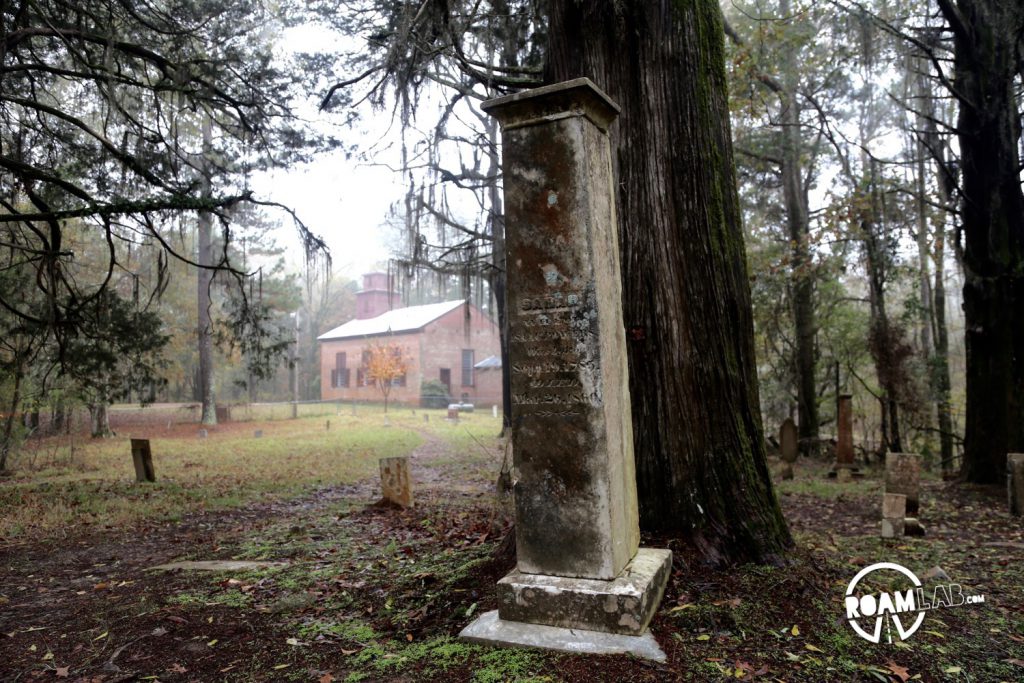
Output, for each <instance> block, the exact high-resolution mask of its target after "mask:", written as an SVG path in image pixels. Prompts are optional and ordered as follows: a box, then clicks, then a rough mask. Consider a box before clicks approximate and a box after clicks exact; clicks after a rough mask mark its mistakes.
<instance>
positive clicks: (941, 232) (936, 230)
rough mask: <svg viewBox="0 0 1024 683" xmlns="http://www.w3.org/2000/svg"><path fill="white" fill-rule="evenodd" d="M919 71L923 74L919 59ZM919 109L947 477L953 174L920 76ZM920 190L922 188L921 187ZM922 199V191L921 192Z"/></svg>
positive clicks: (936, 392)
mask: <svg viewBox="0 0 1024 683" xmlns="http://www.w3.org/2000/svg"><path fill="white" fill-rule="evenodd" d="M929 46H930V47H931V48H932V49H936V48H937V47H938V33H937V32H935V33H933V34H932V35H931V36H929ZM921 72H922V74H923V73H924V66H923V60H922V66H921ZM921 81H922V86H921V99H920V102H921V105H920V106H921V110H922V115H921V116H919V117H918V127H919V129H920V131H921V133H920V137H919V139H920V140H921V142H922V143H923V147H924V150H923V151H922V154H921V156H922V162H923V161H924V159H923V157H925V155H926V154H927V156H929V157H930V158H931V160H932V163H933V164H934V169H935V187H936V190H937V195H938V199H939V204H940V206H942V207H945V210H944V211H942V212H940V213H939V214H938V215H937V216H936V217H935V218H934V220H933V221H931V222H932V223H933V224H934V225H933V227H932V235H933V241H932V248H931V259H932V263H933V265H934V267H935V272H934V275H933V280H932V282H933V285H932V287H931V289H930V295H931V303H930V317H929V319H930V321H931V324H932V333H931V339H933V340H934V347H933V349H932V355H931V356H930V358H929V359H928V360H929V363H928V365H929V384H930V386H931V390H932V394H933V396H934V398H935V414H936V417H937V420H938V430H939V454H940V459H941V468H942V474H943V475H944V476H945V475H948V474H951V473H952V470H953V457H954V453H953V418H952V414H951V413H952V411H951V408H950V387H951V381H950V376H949V328H948V327H947V325H946V222H947V220H948V218H947V215H952V214H953V211H952V209H953V206H954V203H953V193H954V192H955V187H954V182H955V178H954V174H953V170H952V169H951V168H950V166H949V159H948V156H949V155H948V146H947V143H946V142H945V141H944V140H943V139H942V138H941V137H940V136H939V132H938V129H937V127H936V125H935V121H936V120H937V116H936V114H937V112H936V107H935V97H934V95H933V93H932V91H931V87H930V85H929V84H928V80H927V79H926V78H925V77H924V76H923V75H922V77H921ZM923 176H924V173H922V184H924V178H923ZM922 190H923V188H922ZM922 199H923V192H922ZM922 229H923V230H925V231H927V230H928V222H925V224H924V226H923V228H922Z"/></svg>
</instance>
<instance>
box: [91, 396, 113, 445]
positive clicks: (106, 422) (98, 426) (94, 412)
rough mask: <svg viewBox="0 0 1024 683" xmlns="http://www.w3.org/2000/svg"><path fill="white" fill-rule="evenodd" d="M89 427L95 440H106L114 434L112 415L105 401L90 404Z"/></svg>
mask: <svg viewBox="0 0 1024 683" xmlns="http://www.w3.org/2000/svg"><path fill="white" fill-rule="evenodd" d="M89 425H90V431H91V436H92V438H94V439H101V438H106V437H108V436H111V435H112V434H113V432H111V430H110V413H109V412H108V411H107V404H106V402H105V401H99V402H97V403H90V404H89Z"/></svg>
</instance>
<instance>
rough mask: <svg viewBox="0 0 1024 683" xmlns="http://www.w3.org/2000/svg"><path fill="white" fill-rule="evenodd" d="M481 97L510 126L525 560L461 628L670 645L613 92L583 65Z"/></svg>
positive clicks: (626, 647) (552, 642) (522, 640)
mask: <svg viewBox="0 0 1024 683" xmlns="http://www.w3.org/2000/svg"><path fill="white" fill-rule="evenodd" d="M483 109H484V110H485V111H486V112H488V113H489V114H491V115H492V116H494V117H496V118H497V119H498V120H499V122H500V123H501V126H502V144H503V159H502V169H503V171H504V185H505V225H506V263H507V276H508V289H507V291H508V298H507V310H508V318H509V359H510V364H511V377H512V433H511V438H512V449H513V465H514V467H513V475H512V476H513V491H514V496H515V510H516V552H517V568H516V570H514V571H513V572H512V573H511V574H509V575H508V576H506V577H505V578H503V579H501V581H499V582H498V603H499V609H498V610H497V614H495V613H493V612H492V613H488V614H485V615H483V616H482V617H481V618H480V619H479V620H477V621H476V622H474V623H473V624H471V625H470V626H469V627H467V628H466V630H465V631H464V632H463V634H462V635H463V637H466V638H469V639H473V640H481V641H485V642H500V643H504V644H521V645H534V646H540V647H550V648H556V649H569V650H575V651H590V652H621V651H629V652H634V653H635V654H639V655H641V656H648V657H653V658H659V657H661V656H663V655H661V652H660V649H658V647H657V644H656V643H655V642H654V641H653V638H652V637H651V636H650V634H649V633H646V629H647V625H648V623H649V622H650V619H651V617H652V616H653V614H654V612H655V610H656V609H657V606H658V603H659V601H660V600H661V596H662V593H663V591H664V587H665V583H666V581H667V579H668V574H669V570H670V567H671V552H670V551H668V550H654V549H646V548H639V538H640V533H639V526H638V515H637V498H636V475H635V466H634V461H633V434H632V421H631V417H630V400H629V387H628V377H627V367H626V340H625V331H624V328H623V323H622V292H621V280H620V274H619V252H618V238H617V228H616V216H615V195H614V182H613V175H612V163H611V152H610V147H609V141H608V126H609V125H610V124H611V123H612V121H613V120H614V119H615V117H616V116H617V114H618V107H617V106H616V105H615V103H613V102H612V101H611V100H610V99H609V98H608V96H607V95H605V94H604V93H603V92H601V90H599V89H598V88H597V87H596V86H595V85H594V84H593V83H591V82H590V81H589V80H587V79H577V80H573V81H568V82H566V83H560V84H556V85H552V86H546V87H543V88H538V89H536V90H531V91H527V92H523V93H519V94H516V95H510V96H508V97H502V98H499V99H495V100H491V101H489V102H485V103H484V105H483ZM611 634H616V635H611ZM581 639H582V640H581ZM584 641H585V642H584ZM598 641H600V642H601V643H604V644H603V645H600V646H599V645H597V644H596V643H597V642H598ZM608 643H613V644H610V645H609V644H608ZM652 648H653V649H652Z"/></svg>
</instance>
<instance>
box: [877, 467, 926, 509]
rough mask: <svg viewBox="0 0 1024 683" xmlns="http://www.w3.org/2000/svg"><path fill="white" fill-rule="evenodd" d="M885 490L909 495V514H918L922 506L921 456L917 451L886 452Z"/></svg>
mask: <svg viewBox="0 0 1024 683" xmlns="http://www.w3.org/2000/svg"><path fill="white" fill-rule="evenodd" d="M885 492H886V493H902V494H903V495H905V496H906V497H907V514H908V515H916V514H917V511H918V509H919V506H920V493H921V456H920V455H917V454H915V453H886V455H885Z"/></svg>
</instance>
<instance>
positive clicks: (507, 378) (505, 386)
mask: <svg viewBox="0 0 1024 683" xmlns="http://www.w3.org/2000/svg"><path fill="white" fill-rule="evenodd" d="M487 139H488V141H489V142H490V143H491V144H490V146H489V150H490V152H489V157H490V159H489V163H488V168H487V176H488V178H491V179H492V180H489V181H488V182H489V183H490V184H489V186H488V188H487V195H488V201H489V202H490V206H491V221H490V231H491V264H492V265H493V268H492V270H491V278H490V285H491V291H492V292H494V301H495V307H496V308H497V313H498V340H499V343H500V345H501V436H505V434H507V433H508V428H509V426H510V425H511V424H512V366H511V364H510V363H509V359H508V311H507V310H506V308H505V287H506V284H505V283H506V282H507V278H506V276H505V211H504V206H503V204H502V198H501V191H500V190H499V188H498V175H499V174H500V173H501V159H500V158H499V156H498V120H497V119H495V118H493V117H491V119H490V121H488V124H487Z"/></svg>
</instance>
